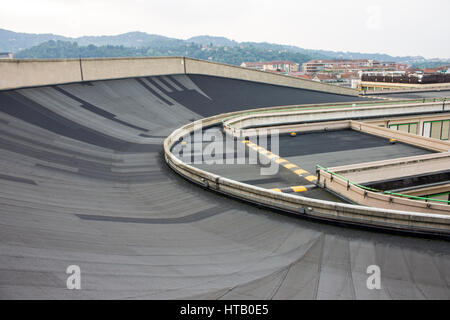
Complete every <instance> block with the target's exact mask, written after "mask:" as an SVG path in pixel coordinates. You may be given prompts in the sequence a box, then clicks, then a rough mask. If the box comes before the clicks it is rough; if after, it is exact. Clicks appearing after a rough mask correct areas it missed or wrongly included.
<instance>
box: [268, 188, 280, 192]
mask: <svg viewBox="0 0 450 320" xmlns="http://www.w3.org/2000/svg"><path fill="white" fill-rule="evenodd" d="M270 190H272V191H276V192H281V189H278V188H274V189H270Z"/></svg>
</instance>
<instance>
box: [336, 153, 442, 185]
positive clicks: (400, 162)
mask: <svg viewBox="0 0 450 320" xmlns="http://www.w3.org/2000/svg"><path fill="white" fill-rule="evenodd" d="M449 166H450V152H444V153H437V154H436V153H433V154H424V155H420V156H412V157H404V158H397V159H389V160H381V161H373V162H366V163H358V164H351V165H345V166H339V167H332V168H328V170H330V171H331V172H334V173H336V174H338V175H340V176H344V177H346V178H347V179H349V180H351V181H353V182H355V183H358V184H363V183H367V182H372V181H374V178H375V177H376V180H389V179H396V178H402V177H407V176H414V175H419V174H425V173H429V172H436V171H444V170H448V169H449Z"/></svg>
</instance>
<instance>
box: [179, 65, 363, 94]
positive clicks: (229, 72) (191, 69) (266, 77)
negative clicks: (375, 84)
mask: <svg viewBox="0 0 450 320" xmlns="http://www.w3.org/2000/svg"><path fill="white" fill-rule="evenodd" d="M186 73H188V74H204V75H210V76H217V77H225V78H233V79H241V80H248V81H255V82H262V83H269V84H275V85H280V86H287V87H294V88H301V89H310V90H317V91H324V92H331V93H336V94H345V95H354V96H357V95H358V94H359V93H358V91H356V90H354V89H350V88H345V87H339V86H334V85H330V84H325V83H320V82H317V81H311V80H305V79H301V78H296V77H290V76H285V75H280V74H275V73H270V72H263V71H258V70H251V69H246V68H242V67H237V66H232V65H226V64H219V63H215V62H210V61H204V60H198V59H191V58H186Z"/></svg>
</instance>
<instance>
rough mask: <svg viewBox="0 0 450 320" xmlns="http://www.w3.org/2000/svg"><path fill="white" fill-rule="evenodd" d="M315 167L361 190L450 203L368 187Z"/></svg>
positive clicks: (320, 167) (449, 202)
mask: <svg viewBox="0 0 450 320" xmlns="http://www.w3.org/2000/svg"><path fill="white" fill-rule="evenodd" d="M316 169H317V170H322V171H325V172H326V173H329V174H331V175H332V176H335V177H338V178H339V179H342V180H344V181H345V182H347V183H349V184H351V185H354V186H356V187H358V188H361V189H363V190H366V191H372V192H376V193H383V194H387V195H391V196H397V197H402V198H408V199H411V200H420V201H425V202H430V201H433V202H440V203H444V204H450V201H447V200H440V199H430V198H425V197H416V196H410V195H407V194H401V193H395V192H390V191H383V190H378V189H374V188H369V187H366V186H363V185H360V184H358V183H355V182H353V181H351V180H350V179H347V178H345V177H343V176H341V175H339V174H337V173H335V172H332V171H330V170H328V169H327V168H325V167H322V166H321V165H316Z"/></svg>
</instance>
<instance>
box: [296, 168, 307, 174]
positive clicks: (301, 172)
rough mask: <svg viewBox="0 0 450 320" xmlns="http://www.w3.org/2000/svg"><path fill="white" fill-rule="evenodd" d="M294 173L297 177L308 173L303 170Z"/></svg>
mask: <svg viewBox="0 0 450 320" xmlns="http://www.w3.org/2000/svg"><path fill="white" fill-rule="evenodd" d="M294 173H295V174H297V175H301V174H305V173H308V171H306V170H303V169H298V170H295V171H294Z"/></svg>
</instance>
